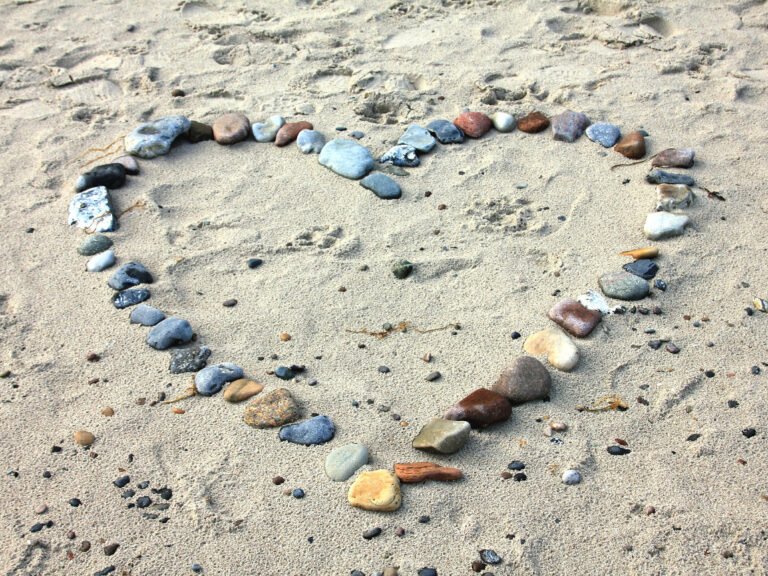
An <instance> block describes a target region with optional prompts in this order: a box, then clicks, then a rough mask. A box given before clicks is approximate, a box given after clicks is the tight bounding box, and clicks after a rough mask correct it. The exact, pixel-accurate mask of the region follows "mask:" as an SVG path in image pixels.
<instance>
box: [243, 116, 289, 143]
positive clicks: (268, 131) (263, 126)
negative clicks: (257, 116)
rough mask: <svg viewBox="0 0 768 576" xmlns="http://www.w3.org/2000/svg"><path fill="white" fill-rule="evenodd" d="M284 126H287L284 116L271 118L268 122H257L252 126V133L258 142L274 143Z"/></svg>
mask: <svg viewBox="0 0 768 576" xmlns="http://www.w3.org/2000/svg"><path fill="white" fill-rule="evenodd" d="M283 124H285V118H283V117H282V116H270V117H269V118H267V120H266V122H256V123H255V124H254V125H253V126H251V131H252V132H253V137H254V139H255V140H256V142H272V141H274V139H275V137H276V136H277V131H278V130H280V128H282V127H283Z"/></svg>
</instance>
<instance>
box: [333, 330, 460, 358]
mask: <svg viewBox="0 0 768 576" xmlns="http://www.w3.org/2000/svg"><path fill="white" fill-rule="evenodd" d="M408 328H412V329H413V331H414V332H417V333H419V334H429V333H430V332H439V331H441V330H451V329H453V330H458V329H459V324H457V323H455V322H452V323H450V324H446V325H445V326H440V327H438V328H426V329H421V328H416V327H412V326H411V322H410V321H403V322H400V323H398V324H396V325H388V326H387V327H386V328H385V329H384V330H375V331H374V330H368V329H367V328H363V329H361V330H350V329H349V328H346V329H345V332H348V333H350V334H366V335H368V336H373V337H375V338H378V339H382V338H386V337H387V336H389V335H390V334H394V333H396V332H407V331H408ZM425 362H428V360H425Z"/></svg>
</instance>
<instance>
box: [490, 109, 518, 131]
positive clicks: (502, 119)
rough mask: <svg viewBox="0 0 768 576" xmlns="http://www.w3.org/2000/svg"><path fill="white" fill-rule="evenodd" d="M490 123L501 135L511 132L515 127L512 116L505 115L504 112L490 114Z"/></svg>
mask: <svg viewBox="0 0 768 576" xmlns="http://www.w3.org/2000/svg"><path fill="white" fill-rule="evenodd" d="M491 123H492V124H493V127H494V128H496V130H497V131H498V132H503V133H506V132H512V131H513V130H514V129H515V126H516V125H517V122H515V117H514V116H512V114H507V113H506V112H501V111H498V112H494V113H493V114H491Z"/></svg>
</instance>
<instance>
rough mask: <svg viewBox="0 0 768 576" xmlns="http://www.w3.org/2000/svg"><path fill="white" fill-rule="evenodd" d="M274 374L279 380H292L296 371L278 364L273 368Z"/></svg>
mask: <svg viewBox="0 0 768 576" xmlns="http://www.w3.org/2000/svg"><path fill="white" fill-rule="evenodd" d="M275 376H277V377H278V378H280V380H293V379H294V378H295V377H296V372H295V371H294V370H292V369H291V367H290V366H278V367H277V368H275Z"/></svg>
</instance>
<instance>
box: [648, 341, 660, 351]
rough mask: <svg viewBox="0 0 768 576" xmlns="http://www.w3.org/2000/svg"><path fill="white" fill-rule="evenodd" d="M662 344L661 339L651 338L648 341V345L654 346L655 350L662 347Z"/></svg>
mask: <svg viewBox="0 0 768 576" xmlns="http://www.w3.org/2000/svg"><path fill="white" fill-rule="evenodd" d="M662 344H663V342H662V341H661V340H650V341H649V342H648V347H649V348H653V349H654V350H658V349H659V348H661V345H662Z"/></svg>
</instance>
